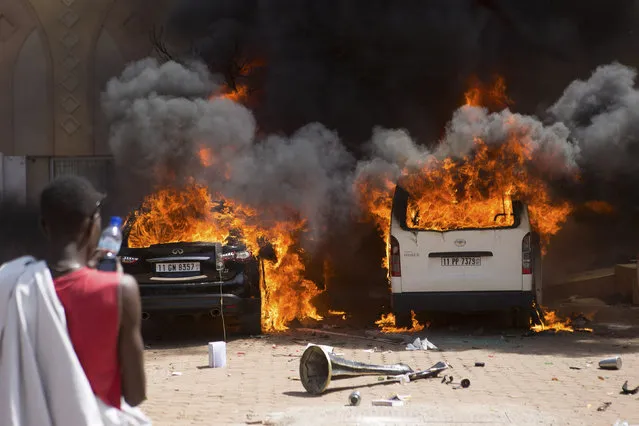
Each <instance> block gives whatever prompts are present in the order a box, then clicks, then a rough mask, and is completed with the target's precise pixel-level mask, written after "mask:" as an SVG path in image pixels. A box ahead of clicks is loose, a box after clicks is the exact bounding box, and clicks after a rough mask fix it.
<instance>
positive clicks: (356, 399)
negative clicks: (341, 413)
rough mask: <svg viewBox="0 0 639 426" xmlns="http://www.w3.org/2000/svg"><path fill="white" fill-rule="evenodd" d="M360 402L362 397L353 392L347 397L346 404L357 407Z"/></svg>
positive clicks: (357, 392)
mask: <svg viewBox="0 0 639 426" xmlns="http://www.w3.org/2000/svg"><path fill="white" fill-rule="evenodd" d="M360 402H362V396H361V395H360V394H359V391H353V392H351V394H350V395H349V396H348V403H349V404H351V405H352V406H354V407H357V406H358V405H359V403H360Z"/></svg>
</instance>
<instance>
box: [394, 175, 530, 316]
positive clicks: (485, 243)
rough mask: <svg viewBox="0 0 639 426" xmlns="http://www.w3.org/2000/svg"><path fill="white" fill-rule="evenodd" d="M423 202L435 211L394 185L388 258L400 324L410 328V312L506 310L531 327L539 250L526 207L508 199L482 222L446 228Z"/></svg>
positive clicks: (395, 306) (395, 307) (455, 224)
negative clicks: (420, 208) (420, 203)
mask: <svg viewBox="0 0 639 426" xmlns="http://www.w3.org/2000/svg"><path fill="white" fill-rule="evenodd" d="M421 207H422V210H430V211H420V210H419V206H418V205H416V203H414V202H413V201H412V200H411V197H410V194H409V193H408V192H407V191H406V190H404V189H403V188H402V187H400V186H397V188H396V190H395V194H394V197H393V207H392V213H391V223H390V262H389V263H390V265H389V266H390V278H391V289H392V300H391V304H392V310H393V313H394V314H395V317H396V321H397V325H398V326H401V327H403V326H410V323H411V321H410V319H411V315H410V312H411V311H414V312H420V311H449V312H473V311H475V312H476V311H493V310H506V309H508V310H512V312H513V320H514V322H515V324H516V325H517V326H527V325H528V324H529V322H530V315H531V312H532V310H531V307H532V304H533V301H534V300H535V299H537V301H538V302H539V303H541V300H540V299H541V253H540V249H539V242H538V238H536V234H535V233H534V232H533V231H532V230H531V226H530V220H529V216H528V209H527V207H526V206H525V205H524V204H523V203H519V202H516V201H513V202H510V201H509V200H505V201H504V204H503V209H501V210H500V211H497V213H494V214H493V213H491V214H490V217H486V218H484V221H483V223H482V225H481V226H480V227H478V226H476V224H473V223H471V224H469V226H463V224H460V223H454V224H453V226H450V227H448V228H447V227H446V226H443V225H442V223H444V222H442V221H441V220H439V219H442V218H437V217H434V216H433V215H436V214H440V211H439V210H438V209H427V207H425V206H421ZM435 210H438V212H435ZM485 211H488V210H486V209H485ZM492 211H495V209H493V210H492ZM453 222H454V221H453Z"/></svg>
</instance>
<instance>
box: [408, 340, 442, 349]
mask: <svg viewBox="0 0 639 426" xmlns="http://www.w3.org/2000/svg"><path fill="white" fill-rule="evenodd" d="M429 349H430V350H432V351H438V350H439V348H438V347H437V346H435V345H433V344H432V343H431V342H429V341H428V339H427V338H425V337H424V339H420V338H419V337H418V338H417V339H415V341H414V342H413V343H409V344H408V345H406V350H407V351H419V350H422V351H427V350H429Z"/></svg>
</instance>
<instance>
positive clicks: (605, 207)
mask: <svg viewBox="0 0 639 426" xmlns="http://www.w3.org/2000/svg"><path fill="white" fill-rule="evenodd" d="M585 206H586V208H588V209H590V210H592V211H593V212H595V213H598V214H612V213H614V212H615V208H614V207H613V206H612V205H611V204H609V203H607V202H605V201H596V200H595V201H588V202H587V203H586V204H585Z"/></svg>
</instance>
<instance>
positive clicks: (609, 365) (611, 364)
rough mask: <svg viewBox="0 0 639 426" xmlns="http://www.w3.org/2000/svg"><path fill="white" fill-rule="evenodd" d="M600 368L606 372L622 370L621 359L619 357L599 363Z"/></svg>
mask: <svg viewBox="0 0 639 426" xmlns="http://www.w3.org/2000/svg"><path fill="white" fill-rule="evenodd" d="M599 368H603V369H604V370H619V369H620V368H621V357H620V356H619V355H617V356H613V357H611V358H606V359H602V360H601V361H599Z"/></svg>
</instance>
